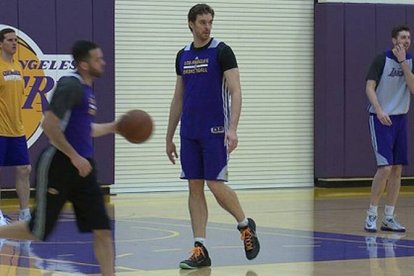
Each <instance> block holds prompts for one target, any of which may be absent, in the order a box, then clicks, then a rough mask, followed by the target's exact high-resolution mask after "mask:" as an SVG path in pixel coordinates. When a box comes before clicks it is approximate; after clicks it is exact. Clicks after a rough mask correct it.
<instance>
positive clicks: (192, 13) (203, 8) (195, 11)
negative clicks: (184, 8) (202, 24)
mask: <svg viewBox="0 0 414 276" xmlns="http://www.w3.org/2000/svg"><path fill="white" fill-rule="evenodd" d="M203 14H211V16H212V17H213V18H214V10H213V8H212V7H210V6H209V5H207V4H197V5H194V6H193V7H192V8H191V9H190V10H189V11H188V15H187V18H188V22H193V23H194V22H195V21H196V19H197V15H203ZM190 30H191V28H190ZM191 31H193V30H191Z"/></svg>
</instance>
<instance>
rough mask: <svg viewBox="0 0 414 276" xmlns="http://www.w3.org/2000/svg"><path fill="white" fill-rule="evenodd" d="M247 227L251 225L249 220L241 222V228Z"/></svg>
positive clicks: (245, 219)
mask: <svg viewBox="0 0 414 276" xmlns="http://www.w3.org/2000/svg"><path fill="white" fill-rule="evenodd" d="M247 225H249V221H248V220H247V218H244V220H242V221H240V222H239V228H244V227H246V226H247Z"/></svg>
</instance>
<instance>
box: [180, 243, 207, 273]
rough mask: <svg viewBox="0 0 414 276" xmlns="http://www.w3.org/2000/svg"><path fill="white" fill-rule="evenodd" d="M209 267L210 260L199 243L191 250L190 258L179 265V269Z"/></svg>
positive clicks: (205, 250)
mask: <svg viewBox="0 0 414 276" xmlns="http://www.w3.org/2000/svg"><path fill="white" fill-rule="evenodd" d="M210 265H211V259H210V257H209V256H208V252H207V249H206V248H205V247H204V245H202V244H201V243H199V242H196V243H195V244H194V248H193V249H192V250H191V256H190V257H189V258H188V259H187V260H184V261H182V262H181V263H180V268H182V269H196V268H200V267H205V266H210Z"/></svg>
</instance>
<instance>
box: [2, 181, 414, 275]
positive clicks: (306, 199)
mask: <svg viewBox="0 0 414 276" xmlns="http://www.w3.org/2000/svg"><path fill="white" fill-rule="evenodd" d="M367 192H368V189H342V190H338V189H326V190H324V189H316V190H315V189H311V188H307V189H303V188H297V189H274V190H273V189H272V190H243V191H238V195H239V198H240V201H241V203H242V204H243V207H244V209H245V211H246V213H247V215H248V216H251V217H253V218H254V219H255V220H256V223H257V225H258V227H257V231H258V235H259V238H260V242H261V252H260V254H259V256H258V257H257V258H256V259H255V260H253V261H248V260H247V259H246V258H245V257H244V251H243V244H242V242H241V240H240V236H239V233H238V231H237V230H236V226H235V223H234V221H233V219H232V218H231V217H230V216H229V215H228V214H227V213H226V212H225V211H223V210H222V209H221V208H220V207H219V206H218V204H217V203H216V202H215V200H214V198H213V197H212V195H211V194H210V193H209V192H207V194H208V205H209V224H208V229H207V248H208V249H209V253H210V257H211V259H212V266H211V268H204V269H199V270H180V269H179V268H178V263H179V262H180V261H181V260H183V259H184V258H187V257H188V256H189V251H190V249H191V247H192V233H191V226H190V221H189V216H188V211H187V194H186V193H185V192H171V193H141V194H123V195H118V196H111V197H110V198H108V210H109V213H110V214H112V216H113V229H114V240H115V251H116V271H117V275H121V276H123V275H125V276H126V275H163V276H164V275H165V276H168V275H192V276H195V275H198V276H200V275H203V276H207V275H223V276H227V275H243V276H245V275H246V276H256V275H261V276H263V275H269V276H271V275H334V274H336V275H410V273H411V272H412V270H413V269H414V262H413V260H414V236H413V234H412V231H410V229H413V228H414V222H413V221H412V220H411V219H410V218H411V216H410V214H412V213H413V211H414V210H413V209H414V203H413V202H414V201H413V197H414V194H413V193H412V192H411V191H410V190H408V189H405V190H404V192H403V194H402V195H401V198H400V202H399V206H398V209H397V214H398V218H399V220H400V221H401V222H402V223H404V224H405V225H406V227H407V228H408V231H407V233H405V234H396V233H387V232H381V231H379V232H378V233H376V234H368V233H366V232H364V231H363V229H362V227H363V220H364V218H365V209H366V205H367V195H368V194H367ZM259 203H260V204H259ZM1 204H2V209H3V210H4V211H5V212H8V213H9V214H11V215H12V216H13V217H16V214H13V212H15V210H16V209H17V206H16V202H15V201H14V200H10V201H7V200H3V201H2V202H1ZM380 212H382V210H380ZM91 238H92V237H91V235H88V234H79V233H78V232H77V229H76V225H75V222H74V217H73V214H72V212H71V208H70V206H68V207H67V208H65V211H64V212H63V214H62V216H61V218H60V221H59V225H58V227H57V228H56V230H55V232H54V233H53V235H52V236H51V238H50V240H49V241H48V242H45V243H42V242H27V241H13V240H5V241H3V246H2V248H1V255H0V258H1V259H0V260H1V263H0V275H2V276H3V275H4V276H6V275H30V276H32V275H98V273H99V266H98V265H97V263H96V260H95V258H94V255H93V251H92V242H91Z"/></svg>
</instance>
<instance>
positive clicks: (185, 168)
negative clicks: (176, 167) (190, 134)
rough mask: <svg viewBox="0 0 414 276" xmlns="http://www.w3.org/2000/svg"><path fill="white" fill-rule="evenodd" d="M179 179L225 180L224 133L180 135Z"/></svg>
mask: <svg viewBox="0 0 414 276" xmlns="http://www.w3.org/2000/svg"><path fill="white" fill-rule="evenodd" d="M180 155H181V156H180V161H181V168H182V172H181V179H204V180H218V181H227V174H228V173H227V161H228V153H227V146H226V145H225V144H224V135H219V136H215V137H208V138H201V139H189V138H185V137H181V150H180Z"/></svg>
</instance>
